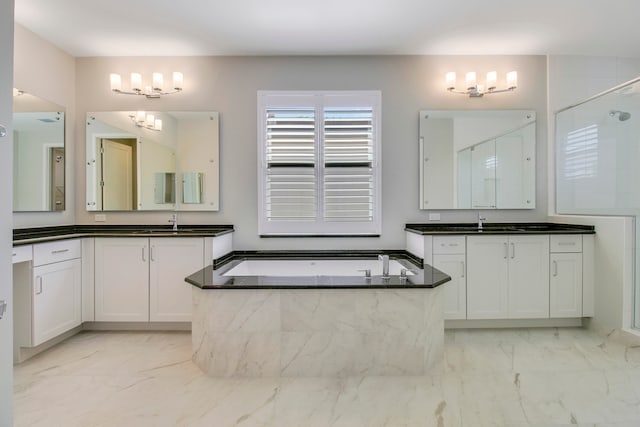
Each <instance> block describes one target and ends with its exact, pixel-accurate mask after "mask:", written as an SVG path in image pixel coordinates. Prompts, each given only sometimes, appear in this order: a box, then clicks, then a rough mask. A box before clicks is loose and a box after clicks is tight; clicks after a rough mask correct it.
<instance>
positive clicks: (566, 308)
mask: <svg viewBox="0 0 640 427" xmlns="http://www.w3.org/2000/svg"><path fill="white" fill-rule="evenodd" d="M549 260H550V263H551V265H550V270H551V271H550V277H549V293H550V295H549V311H550V317H552V318H553V317H557V318H562V317H582V282H583V274H582V268H583V265H582V262H583V261H582V236H581V235H558V236H551V254H550V257H549Z"/></svg>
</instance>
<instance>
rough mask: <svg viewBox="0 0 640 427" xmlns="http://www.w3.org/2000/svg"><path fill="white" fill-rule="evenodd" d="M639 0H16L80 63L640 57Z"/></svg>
mask: <svg viewBox="0 0 640 427" xmlns="http://www.w3.org/2000/svg"><path fill="white" fill-rule="evenodd" d="M639 16H640V0H530V1H526V2H525V1H524V0H510V1H507V0H437V1H436V0H224V1H223V0H181V1H176V0H102V1H100V0H56V1H51V0H15V19H16V22H17V23H19V24H21V25H23V26H24V27H26V28H28V29H29V30H31V31H33V32H34V33H36V34H38V35H40V36H41V37H43V38H45V39H47V40H49V41H50V42H51V43H53V44H54V45H56V46H58V47H60V48H61V49H63V50H64V51H66V52H68V53H69V54H71V55H73V56H76V57H83V56H176V55H177V56H192V55H198V56H200V55H205V56H206V55H368V54H376V55H377V54H385V55H386V54H420V55H422V54H424V55H439V54H446V55H502V54H514V55H517V54H521V55H530V54H543V55H544V54H557V55H564V54H574V55H594V56H621V57H639V58H640V42H639V40H640V25H639V24H638V17H639Z"/></svg>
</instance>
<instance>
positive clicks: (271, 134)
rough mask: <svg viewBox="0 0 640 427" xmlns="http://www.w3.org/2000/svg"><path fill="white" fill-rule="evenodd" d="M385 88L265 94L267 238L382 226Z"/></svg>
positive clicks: (261, 107) (261, 108) (262, 143)
mask: <svg viewBox="0 0 640 427" xmlns="http://www.w3.org/2000/svg"><path fill="white" fill-rule="evenodd" d="M380 106H381V98H380V92H379V91H319V92H313V91H299V92H298V91H259V92H258V154H259V159H260V171H259V177H258V181H259V188H260V191H259V194H258V202H259V212H260V215H259V217H258V231H259V233H260V235H261V236H327V235H332V236H352V235H353V236H355V235H357V236H372V235H376V236H377V235H379V234H380V231H381V227H382V225H381V224H382V221H381V202H380V184H381V183H380V181H381V177H380V121H381V120H380Z"/></svg>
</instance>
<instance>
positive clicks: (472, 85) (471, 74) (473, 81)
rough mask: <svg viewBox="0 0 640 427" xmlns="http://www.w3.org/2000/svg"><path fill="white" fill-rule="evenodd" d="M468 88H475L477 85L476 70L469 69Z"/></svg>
mask: <svg viewBox="0 0 640 427" xmlns="http://www.w3.org/2000/svg"><path fill="white" fill-rule="evenodd" d="M466 81H467V90H471V89H475V87H476V72H475V71H469V72H468V73H467V76H466Z"/></svg>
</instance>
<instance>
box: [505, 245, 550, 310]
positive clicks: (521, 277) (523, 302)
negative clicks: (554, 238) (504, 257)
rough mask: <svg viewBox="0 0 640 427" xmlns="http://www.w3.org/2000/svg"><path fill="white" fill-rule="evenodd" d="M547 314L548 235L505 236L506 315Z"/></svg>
mask: <svg viewBox="0 0 640 427" xmlns="http://www.w3.org/2000/svg"><path fill="white" fill-rule="evenodd" d="M548 317H549V236H510V237H509V318H511V319H537V318H548Z"/></svg>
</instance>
